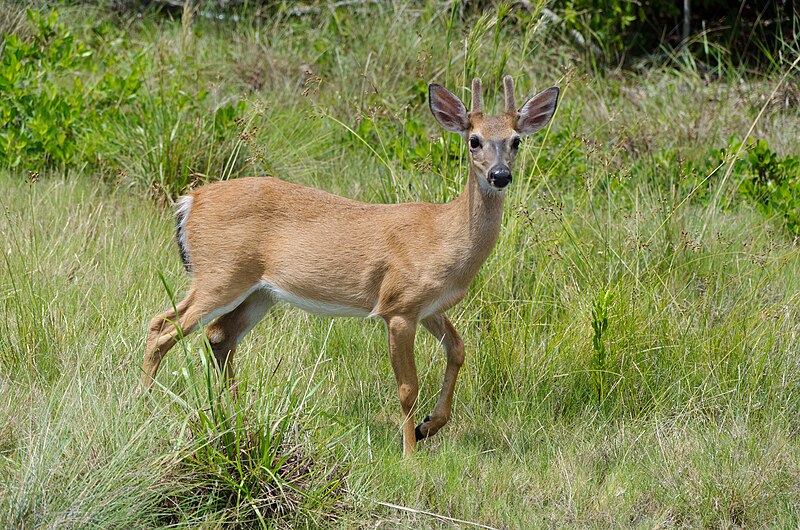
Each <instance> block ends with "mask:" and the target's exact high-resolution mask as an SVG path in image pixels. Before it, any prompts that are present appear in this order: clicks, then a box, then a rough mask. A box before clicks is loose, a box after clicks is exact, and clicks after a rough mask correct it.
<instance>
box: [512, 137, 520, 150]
mask: <svg viewBox="0 0 800 530" xmlns="http://www.w3.org/2000/svg"><path fill="white" fill-rule="evenodd" d="M519 143H520V139H519V136H515V137H514V139H513V140H511V149H513V150H514V151H516V150H517V149H519Z"/></svg>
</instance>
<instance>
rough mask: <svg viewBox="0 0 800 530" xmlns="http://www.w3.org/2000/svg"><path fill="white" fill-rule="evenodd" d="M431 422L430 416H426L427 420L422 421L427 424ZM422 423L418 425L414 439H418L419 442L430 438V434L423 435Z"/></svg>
mask: <svg viewBox="0 0 800 530" xmlns="http://www.w3.org/2000/svg"><path fill="white" fill-rule="evenodd" d="M429 421H431V417H430V416H425V419H424V420H422V423H427V422H429ZM422 423H420V424H419V425H417V428H416V429H414V438H416V439H417V441H420V440H424V439H425V438H427V437H428V436H430V435H429V434H422V430H421V429H420V427H422Z"/></svg>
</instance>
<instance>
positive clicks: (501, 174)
mask: <svg viewBox="0 0 800 530" xmlns="http://www.w3.org/2000/svg"><path fill="white" fill-rule="evenodd" d="M510 182H511V171H509V170H508V168H507V167H505V166H497V167H493V168H492V169H490V170H489V183H490V184H492V185H493V186H494V187H496V188H505V187H506V186H508V184H509V183H510Z"/></svg>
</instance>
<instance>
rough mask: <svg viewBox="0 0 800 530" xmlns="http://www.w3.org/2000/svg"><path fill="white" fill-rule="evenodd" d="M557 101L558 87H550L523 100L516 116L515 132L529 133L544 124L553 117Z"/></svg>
mask: <svg viewBox="0 0 800 530" xmlns="http://www.w3.org/2000/svg"><path fill="white" fill-rule="evenodd" d="M557 103H558V87H555V86H554V87H550V88H548V89H547V90H545V91H544V92H541V93H539V94H536V95H535V96H533V97H532V98H531V99H529V100H528V101H526V102H525V104H524V105H523V106H522V108H521V109H519V112H518V116H517V132H518V133H520V134H531V133H534V132H536V131H538V130H539V129H541V128H542V127H544V126H545V125H547V122H549V121H550V118H552V117H553V113H554V112H555V111H556V104H557Z"/></svg>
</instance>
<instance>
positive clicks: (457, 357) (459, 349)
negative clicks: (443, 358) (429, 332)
mask: <svg viewBox="0 0 800 530" xmlns="http://www.w3.org/2000/svg"><path fill="white" fill-rule="evenodd" d="M448 357H449V360H450V362H451V363H453V364H454V365H455V366H457V367H458V368H461V365H463V364H464V341H462V340H461V338H458V339H456V340H455V341H454V342H453V345H452V347H451V348H450V351H449V352H448Z"/></svg>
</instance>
